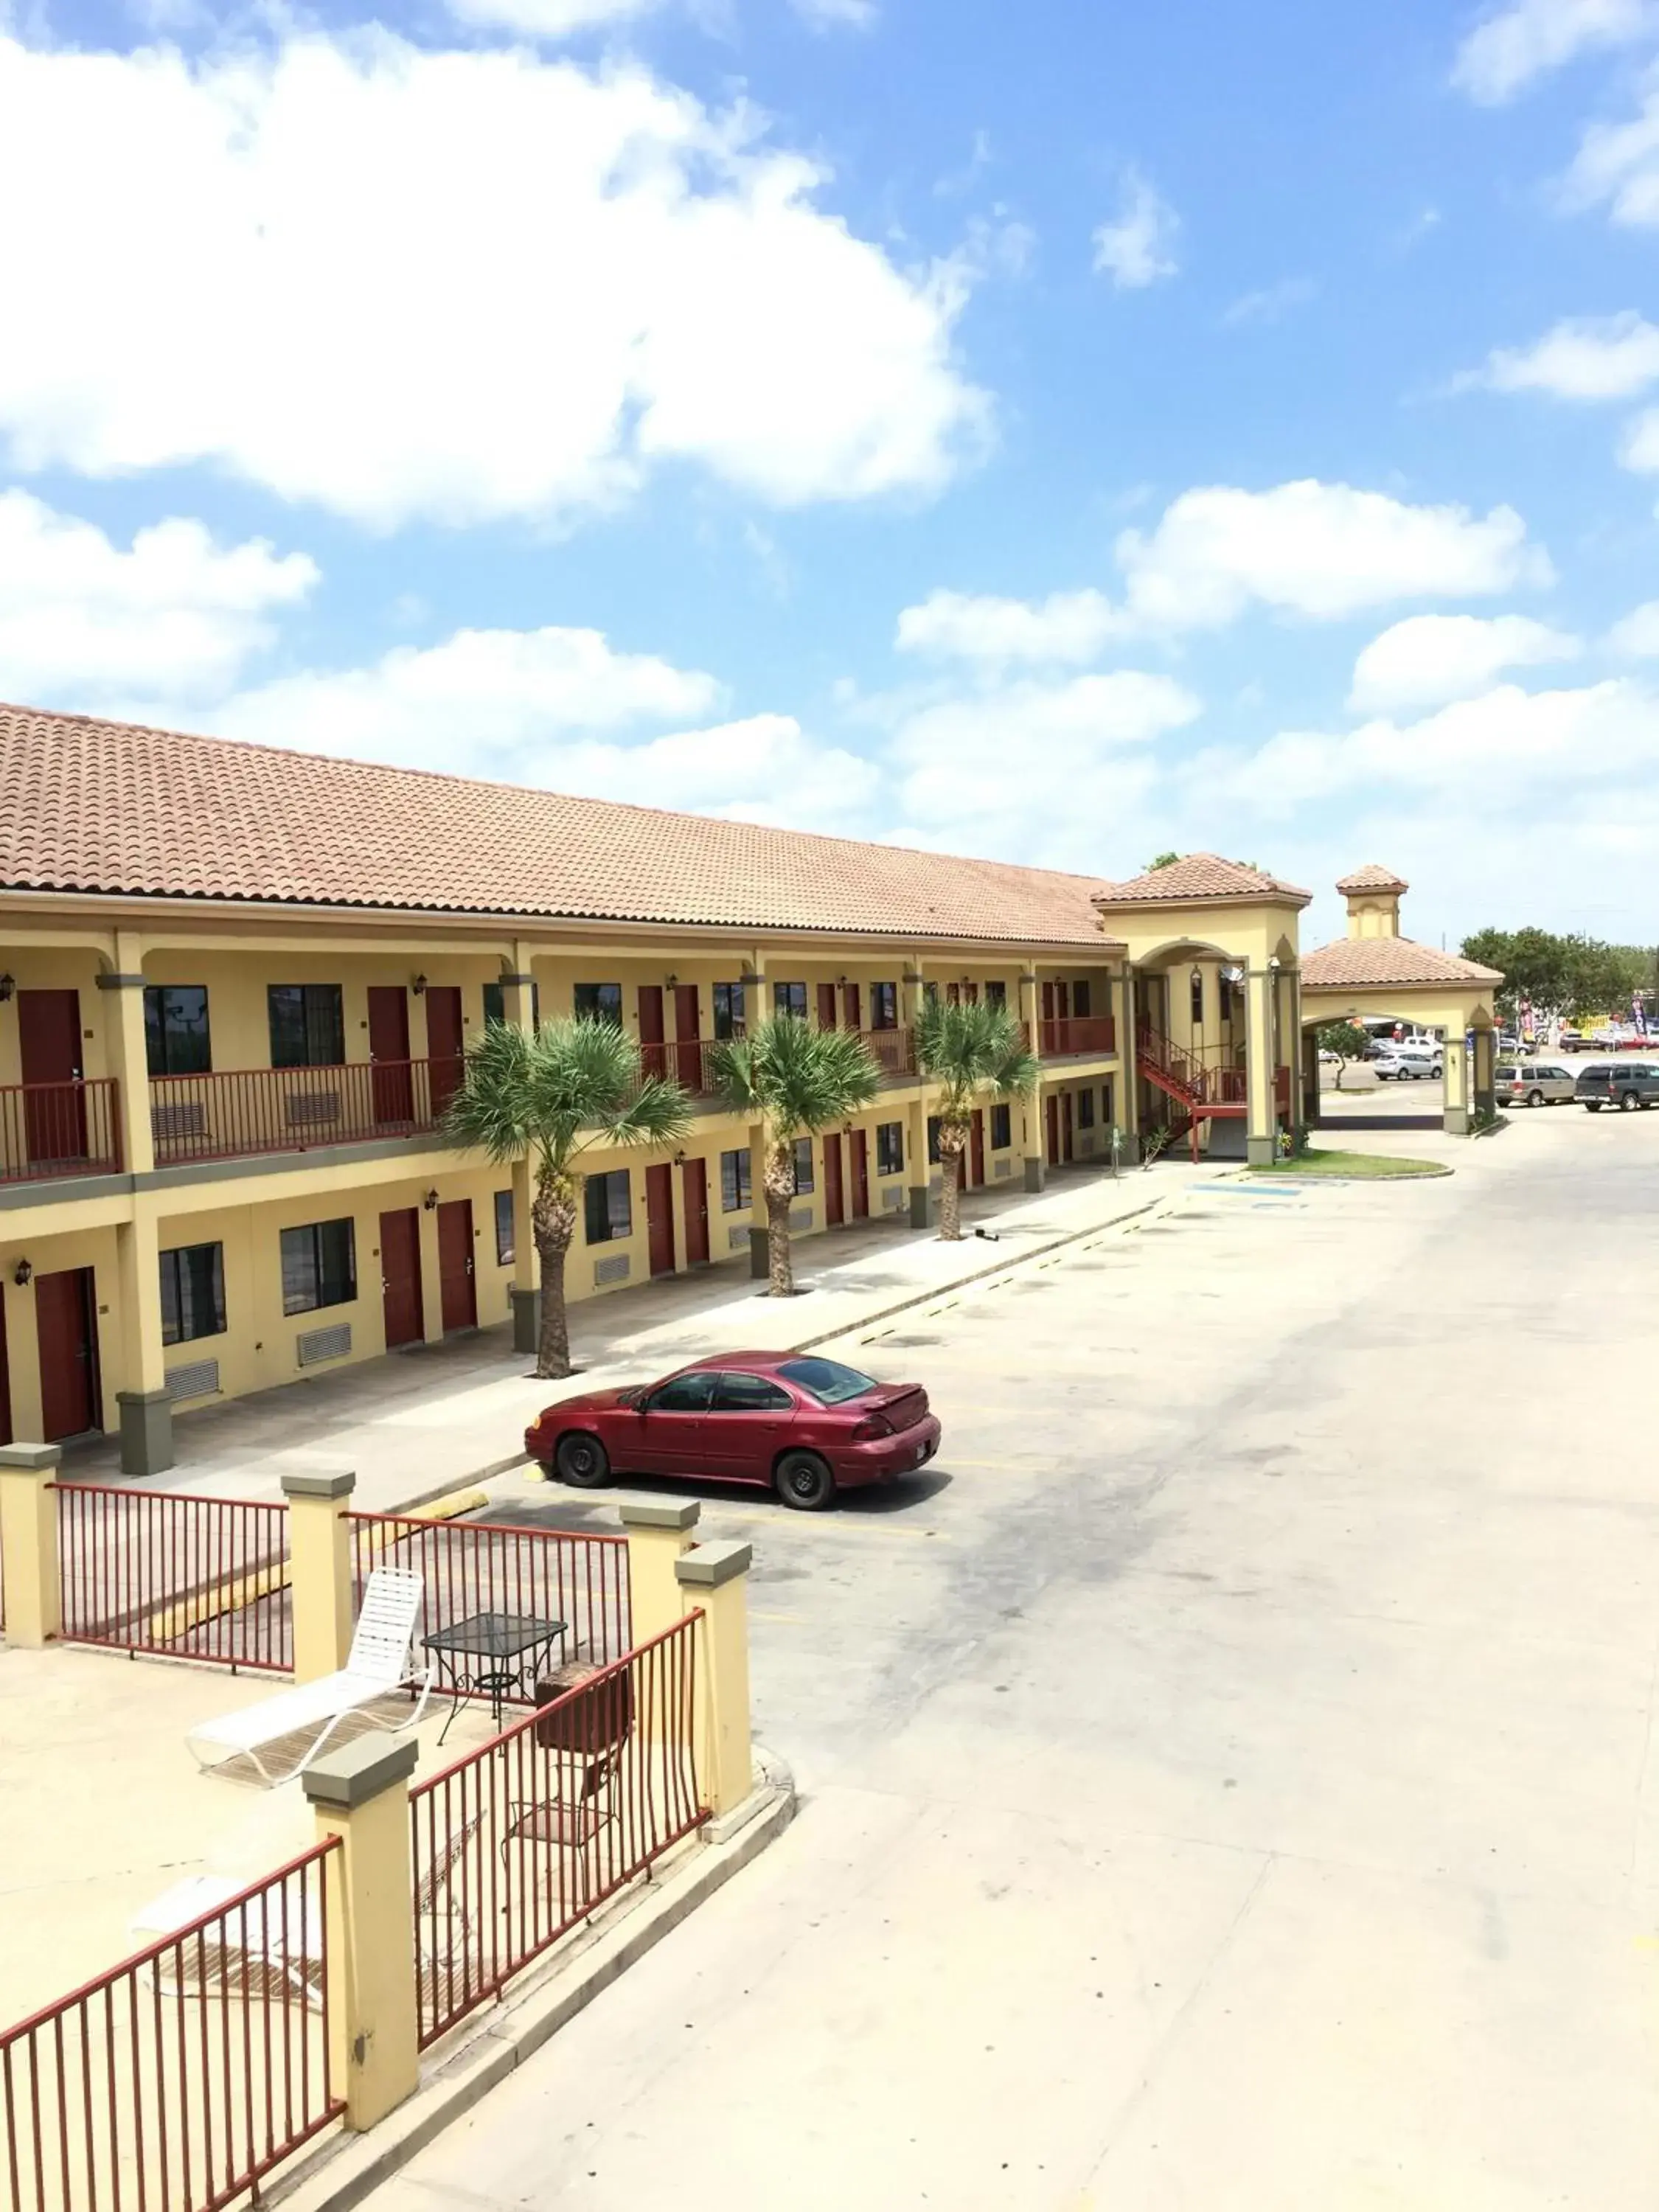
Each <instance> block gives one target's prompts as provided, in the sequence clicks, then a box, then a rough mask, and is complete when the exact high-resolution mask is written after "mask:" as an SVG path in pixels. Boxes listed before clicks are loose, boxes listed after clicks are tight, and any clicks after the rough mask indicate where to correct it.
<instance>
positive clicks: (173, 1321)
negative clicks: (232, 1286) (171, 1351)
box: [161, 1244, 225, 1344]
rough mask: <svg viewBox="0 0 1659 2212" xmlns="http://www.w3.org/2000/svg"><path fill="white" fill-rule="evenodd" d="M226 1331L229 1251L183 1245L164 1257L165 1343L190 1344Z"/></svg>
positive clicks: (211, 1247)
mask: <svg viewBox="0 0 1659 2212" xmlns="http://www.w3.org/2000/svg"><path fill="white" fill-rule="evenodd" d="M224 1328H225V1248H224V1246H223V1245H222V1244H181V1245H179V1246H178V1247H177V1248H176V1249H174V1250H173V1251H171V1252H163V1253H162V1255H161V1341H162V1343H163V1344H189V1343H191V1342H192V1341H193V1340H195V1339H196V1338H197V1337H198V1336H222V1335H223V1334H224Z"/></svg>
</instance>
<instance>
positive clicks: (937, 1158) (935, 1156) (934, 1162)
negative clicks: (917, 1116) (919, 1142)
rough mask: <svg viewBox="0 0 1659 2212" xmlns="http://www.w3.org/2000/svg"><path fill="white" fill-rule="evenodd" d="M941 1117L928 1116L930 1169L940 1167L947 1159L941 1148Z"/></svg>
mask: <svg viewBox="0 0 1659 2212" xmlns="http://www.w3.org/2000/svg"><path fill="white" fill-rule="evenodd" d="M944 1158H945V1155H944V1153H943V1152H940V1150H939V1115H937V1114H930V1115H928V1116H927V1161H928V1164H929V1166H930V1167H938V1166H939V1164H940V1162H941V1161H942V1160H943V1159H944Z"/></svg>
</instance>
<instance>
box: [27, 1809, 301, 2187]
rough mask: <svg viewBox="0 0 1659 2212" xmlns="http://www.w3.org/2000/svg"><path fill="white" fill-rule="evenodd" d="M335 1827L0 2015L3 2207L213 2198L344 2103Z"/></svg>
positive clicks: (241, 2183) (259, 2172)
mask: <svg viewBox="0 0 1659 2212" xmlns="http://www.w3.org/2000/svg"><path fill="white" fill-rule="evenodd" d="M339 1848H340V1846H339V1844H338V1843H337V1841H330V1842H327V1843H323V1844H315V1845H313V1848H312V1849H311V1850H308V1851H306V1852H305V1853H303V1854H302V1855H301V1857H299V1858H296V1859H294V1860H292V1861H291V1862H290V1863H289V1864H288V1865H287V1866H285V1867H283V1868H281V1869H279V1870H278V1871H277V1872H276V1873H275V1874H273V1875H269V1876H267V1877H266V1878H265V1879H264V1881H258V1882H255V1883H254V1884H252V1886H251V1887H249V1888H247V1889H245V1890H243V1891H241V1892H240V1893H239V1894H238V1895H236V1896H234V1897H233V1898H231V1899H228V1900H226V1901H224V1902H222V1903H219V1904H216V1905H214V1906H213V1908H212V1909H211V1910H210V1911H207V1912H204V1913H203V1914H201V1915H200V1916H199V1917H196V1918H192V1919H190V1920H187V1921H185V1922H184V1923H182V1924H181V1925H180V1926H179V1928H177V1929H173V1930H172V1931H170V1932H168V1933H167V1934H166V1935H164V1936H161V1938H160V1939H159V1940H158V1941H157V1942H154V1943H152V1944H151V1945H150V1946H149V1948H148V1949H147V1950H143V1951H140V1952H138V1953H137V1954H136V1955H135V1956H134V1957H132V1958H130V1959H127V1960H124V1961H123V1962H122V1964H121V1965H120V1966H116V1967H113V1968H112V1969H111V1971H110V1972H107V1973H105V1974H101V1975H100V1976H99V1977H98V1978H97V1979H96V1980H95V1981H91V1982H88V1983H86V1984H83V1986H82V1988H80V1989H78V1990H74V1991H72V1992H71V1994H70V1996H66V1997H60V1998H59V1999H58V2002H56V2003H55V2004H51V2005H47V2006H46V2007H44V2008H42V2009H41V2010H40V2011H39V2012H37V2013H35V2014H33V2015H32V2016H31V2017H30V2018H29V2019H27V2020H25V2021H21V2022H20V2023H19V2025H18V2026H17V2027H12V2028H8V2029H6V2030H5V2031H4V2032H3V2033H0V2100H3V2104H4V2108H5V2124H6V2160H7V2179H8V2181H9V2185H10V2190H11V2197H10V2203H11V2205H12V2208H13V2212H152V2208H154V2212H219V2208H221V2207H222V2206H226V2205H230V2204H234V2203H237V2202H238V2201H239V2200H240V2199H242V2198H244V2197H246V2195H247V2194H248V2193H249V2192H252V2194H253V2195H255V2196H257V2195H258V2183H259V2181H260V2180H261V2179H263V2177H264V2176H265V2175H266V2174H269V2173H270V2172H271V2171H272V2169H273V2168H274V2167H276V2166H279V2165H280V2164H281V2163H282V2161H283V2160H284V2159H285V2158H288V2157H289V2156H290V2155H291V2154H292V2153H293V2152H295V2150H297V2149H298V2148H300V2146H301V2144H302V2143H305V2142H309V2141H310V2139H311V2138H312V2137H313V2136H315V2135H317V2134H319V2132H320V2131H321V2130H323V2129H324V2128H325V2127H327V2126H328V2125H329V2124H330V2123H331V2121H333V2120H334V2119H336V2118H337V2117H338V2116H339V2114H340V2112H342V2111H343V2109H344V2100H343V2097H342V2095H341V2090H342V2087H343V2084H342V2083H341V2082H339V2081H337V2080H336V2079H335V2078H334V2075H333V2072H332V2069H331V2060H330V2051H329V2044H330V2004H331V1990H330V1983H329V1950H328V1915H327V1911H326V1909H325V1883H326V1881H327V1880H328V1878H329V1874H330V1865H329V1862H330V1859H331V1854H332V1853H334V1852H335V1851H337V1850H338V1849H339Z"/></svg>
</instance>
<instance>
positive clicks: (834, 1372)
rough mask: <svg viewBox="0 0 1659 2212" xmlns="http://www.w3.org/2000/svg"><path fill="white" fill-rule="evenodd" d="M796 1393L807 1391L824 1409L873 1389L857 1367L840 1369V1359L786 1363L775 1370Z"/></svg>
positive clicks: (842, 1403)
mask: <svg viewBox="0 0 1659 2212" xmlns="http://www.w3.org/2000/svg"><path fill="white" fill-rule="evenodd" d="M778 1372H779V1374H780V1375H785V1376H788V1378H789V1380H790V1382H792V1383H794V1384H795V1386H796V1388H797V1389H801V1390H810V1391H811V1394H812V1395H813V1396H814V1397H815V1398H817V1400H818V1401H820V1403H822V1404H823V1405H825V1406H840V1405H844V1404H845V1403H846V1401H847V1400H848V1398H861V1397H862V1396H863V1395H864V1394H865V1392H866V1390H873V1389H875V1387H876V1385H875V1382H874V1380H873V1378H872V1376H868V1375H860V1372H859V1370H858V1369H857V1368H856V1367H843V1366H842V1364H841V1362H840V1360H839V1359H786V1360H785V1361H784V1363H783V1364H782V1365H781V1367H780V1368H779V1369H778Z"/></svg>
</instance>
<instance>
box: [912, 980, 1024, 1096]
mask: <svg viewBox="0 0 1659 2212" xmlns="http://www.w3.org/2000/svg"><path fill="white" fill-rule="evenodd" d="M916 1059H917V1061H918V1063H919V1065H920V1066H921V1071H922V1073H923V1074H924V1075H926V1076H927V1077H928V1078H929V1079H930V1080H931V1081H933V1082H934V1083H937V1084H939V1085H941V1087H942V1088H943V1090H944V1091H945V1099H946V1103H947V1108H948V1107H949V1106H951V1105H954V1106H956V1107H957V1108H961V1107H963V1106H965V1105H966V1104H967V1103H968V1101H969V1100H970V1099H971V1098H972V1097H974V1096H975V1093H976V1092H979V1091H998V1092H1001V1093H1003V1094H1006V1095H1012V1094H1017V1093H1024V1092H1026V1091H1030V1090H1031V1089H1032V1088H1033V1087H1034V1086H1035V1085H1036V1080H1037V1075H1038V1067H1037V1062H1036V1056H1035V1054H1033V1053H1032V1052H1031V1050H1030V1047H1029V1046H1028V1045H1027V1043H1026V1042H1025V1031H1024V1028H1023V1027H1022V1025H1021V1024H1020V1023H1019V1022H1018V1020H1017V1019H1016V1018H1015V1017H1014V1016H1013V1015H1012V1013H1010V1012H1009V1011H1008V1009H1007V1007H1006V1006H1003V1005H1002V1004H1001V1003H1000V1001H997V1000H988V999H987V1000H974V1001H973V1002H971V1003H970V1004H968V1005H964V1006H951V1005H948V1004H946V1003H944V1002H942V1001H940V1000H937V999H930V1000H927V1003H926V1004H925V1005H924V1006H922V1009H921V1014H920V1016H919V1018H918V1019H917V1022H916Z"/></svg>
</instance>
